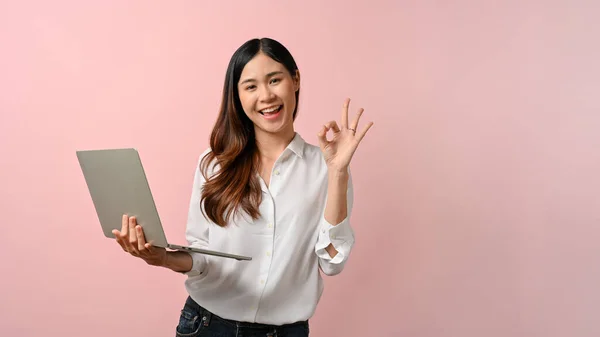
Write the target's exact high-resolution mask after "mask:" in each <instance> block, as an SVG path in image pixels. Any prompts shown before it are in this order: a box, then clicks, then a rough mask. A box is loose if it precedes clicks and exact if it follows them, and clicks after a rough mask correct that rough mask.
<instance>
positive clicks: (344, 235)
mask: <svg viewBox="0 0 600 337" xmlns="http://www.w3.org/2000/svg"><path fill="white" fill-rule="evenodd" d="M299 95H300V73H299V71H298V67H297V66H296V63H295V61H294V58H293V57H292V55H290V53H289V51H288V50H287V49H286V48H285V47H284V46H283V45H281V44H280V43H279V42H277V41H275V40H272V39H268V38H263V39H253V40H250V41H247V42H246V43H244V44H243V45H242V46H241V47H240V48H239V49H238V50H237V51H236V52H235V53H234V54H233V56H232V58H231V60H230V63H229V66H228V69H227V73H226V77H225V85H224V87H223V99H222V104H221V109H220V113H219V116H218V119H217V121H216V124H215V126H214V128H213V130H212V134H211V138H210V148H209V149H207V150H206V151H205V152H204V153H202V155H201V156H200V159H199V161H198V166H197V168H196V174H195V179H194V183H193V190H192V196H191V202H190V210H189V216H188V222H187V230H186V238H187V240H188V243H189V245H190V246H192V247H199V248H206V249H212V250H217V251H223V252H229V253H232V254H238V255H246V256H251V257H252V260H251V261H237V260H234V259H228V258H222V257H214V256H208V255H203V254H198V253H188V252H179V251H178V252H171V251H168V252H167V251H166V250H165V249H162V248H158V247H153V246H152V245H150V244H149V243H146V242H145V240H144V235H143V232H142V229H141V227H140V226H138V225H137V224H136V221H135V218H133V217H131V218H129V217H127V216H126V215H124V216H123V223H122V229H121V231H115V232H114V234H115V236H116V241H117V242H118V243H119V244H120V245H121V247H122V248H123V249H124V250H125V251H126V252H128V253H130V254H132V255H133V256H136V257H139V258H141V259H143V260H144V261H146V262H147V263H148V264H150V265H154V266H162V267H166V268H169V269H171V270H174V271H176V272H181V273H185V274H186V275H187V276H188V278H187V280H186V281H185V287H186V289H187V292H188V294H189V297H188V298H187V300H186V302H185V305H184V306H183V310H182V311H181V315H180V319H179V324H178V325H177V328H176V335H177V336H289V337H294V336H308V330H309V329H308V319H309V318H310V317H311V316H312V315H313V313H314V311H315V308H316V305H317V302H318V301H319V298H320V297H321V293H322V291H323V281H322V279H321V275H320V273H319V270H321V272H323V273H324V274H326V275H335V274H338V273H340V272H341V271H342V269H343V268H344V264H345V263H346V261H347V260H348V256H349V254H350V251H351V249H352V246H353V244H354V233H353V230H352V228H351V226H350V223H349V218H350V213H351V210H352V200H353V189H352V179H351V177H350V171H349V164H350V161H351V159H352V156H353V155H354V153H355V151H356V149H357V147H358V145H359V143H360V141H361V140H362V138H363V137H364V136H365V134H366V133H367V131H368V130H369V128H370V127H371V126H372V125H373V123H368V124H367V125H366V126H364V127H363V128H362V129H360V130H358V129H357V127H358V122H359V119H360V116H361V114H362V112H363V109H360V110H359V111H358V112H357V113H356V115H355V116H354V117H353V118H352V119H351V120H350V121H349V120H348V106H349V103H350V100H346V101H345V102H344V104H343V107H342V113H341V120H340V124H339V125H338V123H336V122H335V121H330V122H328V123H325V124H324V125H323V126H322V127H321V129H320V130H319V131H318V134H317V135H318V139H319V143H320V146H319V147H317V146H314V145H311V144H308V143H306V142H305V141H304V140H303V139H302V137H301V136H300V135H299V134H298V133H296V132H295V131H294V120H295V118H296V116H297V112H298V98H299ZM330 131H331V134H330V135H329V136H328V134H329V132H330Z"/></svg>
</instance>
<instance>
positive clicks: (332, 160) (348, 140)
mask: <svg viewBox="0 0 600 337" xmlns="http://www.w3.org/2000/svg"><path fill="white" fill-rule="evenodd" d="M349 106H350V99H349V98H347V99H346V101H345V102H344V106H343V108H342V120H341V121H340V124H341V125H340V126H338V124H337V123H336V122H335V121H330V122H329V123H327V124H325V125H323V127H322V128H321V130H320V131H319V133H318V134H317V136H318V137H319V145H320V147H321V151H323V155H324V157H325V162H326V163H327V167H328V168H329V170H334V171H335V172H347V169H348V165H350V161H351V160H352V156H353V155H354V152H355V151H356V149H357V148H358V144H360V141H361V140H362V139H363V137H364V136H365V135H366V134H367V131H369V129H370V128H371V126H373V122H369V123H367V125H365V126H364V127H363V128H362V130H360V131H358V130H357V128H358V121H359V120H360V117H361V115H362V113H363V111H364V109H362V108H360V109H359V110H358V112H357V113H356V117H354V119H353V120H352V122H351V123H350V124H348V107H349ZM329 130H331V131H333V136H332V139H331V140H328V139H327V133H328V132H329Z"/></svg>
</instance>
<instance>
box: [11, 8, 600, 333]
mask: <svg viewBox="0 0 600 337" xmlns="http://www.w3.org/2000/svg"><path fill="white" fill-rule="evenodd" d="M219 3H220V4H219ZM350 3H351V2H349V1H311V2H307V1H294V2H291V1H270V2H265V1H244V2H242V1H239V2H238V1H235V4H233V1H223V2H219V1H65V0H57V1H2V2H0V48H1V52H0V167H1V172H2V173H1V174H0V191H1V192H0V214H1V219H2V220H1V222H2V225H1V226H0V237H1V238H2V242H1V244H0V254H1V257H2V277H1V278H0V291H1V294H0V298H1V299H0V335H2V336H48V337H58V336H78V335H85V336H89V337H100V336H156V337H158V336H173V335H174V328H175V325H176V323H177V318H178V315H179V310H180V308H181V306H182V305H183V301H184V299H185V292H184V288H183V281H184V277H183V276H181V275H178V274H176V273H173V272H169V271H167V270H163V269H158V268H152V267H149V266H146V265H145V264H144V263H143V262H142V261H140V260H137V259H134V258H130V257H128V256H126V255H125V254H124V253H123V252H122V251H121V250H120V249H119V248H118V247H117V245H116V244H115V243H114V242H112V241H110V240H108V239H105V238H104V237H103V236H102V233H101V231H100V226H99V224H98V221H97V218H96V215H95V212H94V209H93V206H92V203H91V200H90V198H89V194H88V192H87V189H86V186H85V183H84V180H83V178H82V175H81V172H80V170H79V167H78V163H77V160H76V156H75V150H76V149H86V148H109V147H129V146H132V147H137V148H138V149H139V150H140V152H141V155H142V159H143V162H144V165H145V167H146V172H147V174H148V178H149V181H150V184H151V188H152V190H153V193H154V195H155V199H156V202H157V205H158V208H159V212H160V214H161V216H162V218H163V221H164V222H165V224H166V226H167V228H166V231H167V235H168V237H170V238H171V239H172V240H173V241H175V242H176V243H184V232H183V231H184V226H185V220H186V216H187V203H188V200H189V196H190V191H191V183H192V175H193V170H194V165H195V164H196V160H197V158H198V155H199V154H200V152H201V151H202V150H203V149H205V148H206V146H207V144H208V135H209V132H210V129H211V126H212V123H213V121H214V119H215V117H216V113H217V108H218V105H219V100H220V94H221V87H222V81H223V78H224V73H225V69H226V66H227V62H228V60H229V57H230V56H231V54H232V53H233V51H234V50H235V49H236V48H237V47H238V46H239V45H240V44H241V43H243V42H244V41H246V40H247V39H249V38H252V37H256V36H271V37H274V38H276V39H278V40H280V41H281V42H283V43H284V44H285V45H286V46H287V47H289V49H290V50H291V52H292V53H293V55H294V56H295V57H296V59H297V61H298V63H299V66H300V70H301V73H302V97H301V108H300V114H299V118H298V120H297V124H296V125H297V131H299V132H300V133H301V134H302V135H303V136H304V138H305V139H307V140H308V141H309V142H312V143H316V133H317V131H318V129H319V127H320V126H321V125H322V123H324V122H326V121H328V120H330V119H337V118H338V117H339V107H340V105H341V104H342V102H343V99H344V98H345V97H346V96H349V97H351V98H352V99H353V105H352V107H353V108H357V107H359V106H362V107H364V108H365V109H366V112H365V115H364V118H365V120H367V119H368V120H373V121H374V122H375V126H374V127H373V128H372V129H371V131H370V133H369V134H368V136H367V138H365V140H364V142H363V144H362V145H361V147H360V148H359V151H358V152H357V154H356V156H355V159H354V161H353V173H354V179H355V186H356V187H355V188H356V195H355V200H356V201H355V205H356V206H355V210H354V213H353V217H352V221H353V224H354V228H355V231H356V235H357V244H356V248H355V250H354V252H353V255H352V257H351V260H350V262H349V264H348V265H347V268H346V270H345V272H344V273H342V274H341V275H339V276H337V277H334V278H327V279H326V290H325V294H324V297H323V299H322V302H321V303H320V306H319V308H318V311H317V313H316V315H315V317H314V319H313V320H312V322H311V324H312V325H311V326H312V327H311V329H312V332H313V333H312V334H311V335H312V336H357V337H358V336H416V337H438V336H461V337H476V336H477V337H479V336H487V337H494V336H498V337H500V336H502V337H504V336H523V337H525V336H527V337H533V336H539V337H542V336H543V337H553V336H598V335H600V321H599V320H598V312H599V311H600V290H599V288H598V287H599V285H600V261H599V258H598V256H599V254H600V197H599V194H600V178H599V175H600V111H599V109H600V101H599V99H598V97H599V96H598V95H599V93H598V92H599V89H600V81H599V78H600V66H599V63H598V60H600V43H599V41H600V38H599V33H600V24H599V22H600V21H599V20H598V17H600V11H599V10H598V4H597V2H596V1H566V0H565V1H502V2H500V3H501V4H495V5H491V3H492V2H490V1H466V0H465V1H454V2H453V4H448V2H446V1H387V2H384V1H360V2H357V3H355V4H350ZM484 3H486V4H484ZM494 3H497V2H494ZM385 239H387V240H389V241H387V242H385V241H384V240H385Z"/></svg>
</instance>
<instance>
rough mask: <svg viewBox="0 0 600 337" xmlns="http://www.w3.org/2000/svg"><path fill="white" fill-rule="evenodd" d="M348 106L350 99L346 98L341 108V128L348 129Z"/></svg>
mask: <svg viewBox="0 0 600 337" xmlns="http://www.w3.org/2000/svg"><path fill="white" fill-rule="evenodd" d="M349 106H350V98H346V100H344V105H343V106H342V122H341V123H342V127H343V128H347V127H348V107H349Z"/></svg>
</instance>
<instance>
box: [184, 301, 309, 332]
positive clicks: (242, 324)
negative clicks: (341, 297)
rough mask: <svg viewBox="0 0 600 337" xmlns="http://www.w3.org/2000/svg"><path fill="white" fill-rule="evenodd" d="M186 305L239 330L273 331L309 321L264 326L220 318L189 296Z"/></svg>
mask: <svg viewBox="0 0 600 337" xmlns="http://www.w3.org/2000/svg"><path fill="white" fill-rule="evenodd" d="M186 304H187V305H189V306H191V307H192V308H194V309H196V310H198V312H199V313H201V314H202V313H209V314H210V315H211V316H212V317H217V318H219V319H220V320H222V321H225V322H227V323H230V324H231V325H233V326H236V327H239V328H257V329H264V328H266V329H271V328H285V327H289V326H296V325H307V324H308V321H298V322H294V323H289V324H283V325H271V324H263V323H252V322H241V321H236V320H232V319H227V318H223V317H220V316H218V315H216V314H214V313H212V312H210V311H209V310H208V309H206V308H204V307H202V306H201V305H200V304H198V303H196V301H194V300H193V299H192V298H191V297H189V296H188V298H187V300H186Z"/></svg>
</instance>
